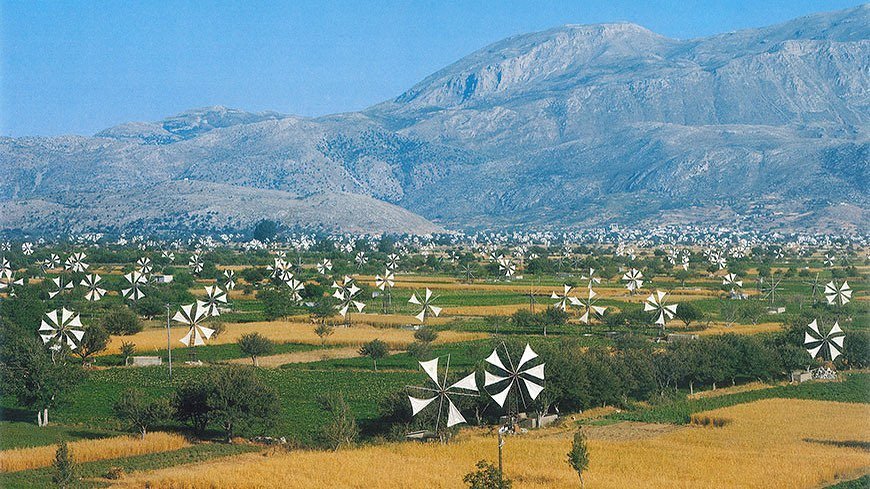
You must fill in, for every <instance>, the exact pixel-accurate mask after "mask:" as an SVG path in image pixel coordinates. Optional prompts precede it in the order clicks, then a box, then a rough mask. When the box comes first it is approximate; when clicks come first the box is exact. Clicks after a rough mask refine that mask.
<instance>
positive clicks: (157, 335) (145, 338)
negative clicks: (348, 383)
mask: <svg viewBox="0 0 870 489" xmlns="http://www.w3.org/2000/svg"><path fill="white" fill-rule="evenodd" d="M434 319H440V318H434ZM391 320H392V324H396V325H399V324H415V323H417V320H416V319H414V318H411V317H404V316H386V315H377V314H354V315H353V325H352V326H351V327H349V328H345V327H343V326H336V327H335V329H334V333H333V334H332V335H331V336H329V337H328V338H326V341H325V343H326V344H327V345H350V346H359V345H362V344H363V343H366V342H368V341H371V340H374V339H380V340H382V341H385V342H386V343H387V344H388V345H389V346H390V348H404V347H406V346H408V345H409V344H411V343H412V342H413V341H414V332H413V331H412V330H410V329H399V328H394V327H385V328H376V327H373V326H370V325H368V324H365V322H366V321H370V322H378V323H380V322H383V323H384V324H391ZM224 327H225V330H224V331H223V332H222V333H221V334H220V335H219V336H218V337H216V338H212V340H210V341H209V344H211V345H220V344H227V343H235V342H236V341H237V340H238V339H239V338H240V337H241V336H242V335H243V334H246V333H253V332H258V333H260V334H262V335H263V336H266V337H268V338H269V339H271V340H273V341H275V342H278V343H305V344H310V345H320V344H321V340H320V337H319V336H317V334H315V333H314V325H313V324H311V323H310V322H303V321H271V322H254V323H227V324H225V325H224ZM184 333H185V329H184V327H183V326H179V325H173V328H172V341H174V342H175V343H177V342H178V340H179V339H181V337H182V336H184ZM484 337H486V335H484V334H483V333H468V332H460V331H442V332H440V333H439V334H438V340H437V342H438V343H454V342H457V341H468V340H475V339H479V338H484ZM124 341H129V342H132V343H134V344H135V345H136V349H137V351H139V352H148V351H149V350H153V349H157V348H161V349H162V348H166V330H165V329H163V328H154V329H146V330H144V331H141V332H139V333H136V334H134V335H130V336H112V339H111V341H110V343H109V347H108V348H107V349H106V350H105V352H103V354H113V353H119V352H120V351H121V350H120V348H121V343H122V342H124ZM175 343H173V346H177V345H176V344H175Z"/></svg>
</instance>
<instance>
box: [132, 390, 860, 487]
mask: <svg viewBox="0 0 870 489" xmlns="http://www.w3.org/2000/svg"><path fill="white" fill-rule="evenodd" d="M704 414H705V415H706V416H708V417H710V418H717V419H724V420H727V423H726V424H725V426H724V427H716V428H714V427H712V426H709V427H708V426H696V425H688V426H682V427H675V426H670V425H642V424H638V423H618V424H616V425H610V426H596V427H590V428H586V429H587V430H588V436H589V451H590V458H591V463H590V466H589V470H588V473H587V475H586V476H585V479H586V487H587V488H590V489H595V488H626V487H642V488H675V487H679V488H712V487H738V488H741V487H742V488H771V489H775V488H783V489H785V488H788V489H797V488H816V487H820V486H822V485H824V484H826V483H830V482H833V481H835V480H837V479H838V478H854V477H857V476H859V475H861V474H863V473H867V472H870V453H868V452H866V451H864V450H862V449H861V448H854V447H845V446H837V445H834V444H832V443H834V442H861V443H867V442H870V422H868V420H870V406H868V405H864V404H848V403H837V402H827V401H805V400H787V399H769V400H763V401H757V402H754V403H751V404H743V405H738V406H733V407H729V408H724V409H718V410H714V411H708V412H706V413H704ZM658 427H661V429H659V428H658ZM571 435H572V430H571V429H569V428H567V427H556V428H549V429H543V430H539V431H535V432H530V433H528V434H526V435H522V436H519V437H509V438H508V439H507V442H506V445H505V448H504V453H505V455H504V456H505V472H506V474H507V475H508V476H509V477H510V478H511V479H513V480H514V487H515V488H517V489H527V488H528V489H532V488H534V489H543V488H554V487H577V486H578V479H577V475H576V473H574V472H572V471H571V470H570V469H569V467H568V465H567V464H566V463H565V454H566V453H567V451H568V448H569V445H570V437H571ZM496 456H497V452H496V439H495V436H494V435H493V434H491V433H487V432H484V431H482V430H468V431H466V432H464V433H462V434H461V435H460V436H459V437H458V439H456V440H454V442H453V443H450V444H448V445H440V444H437V443H430V444H418V443H392V444H385V445H376V446H369V447H364V448H357V449H351V450H346V451H342V452H340V453H338V454H336V453H333V452H322V451H298V452H277V453H271V454H247V455H241V456H236V457H231V458H227V459H223V460H217V461H212V462H208V463H204V464H200V465H197V466H180V467H173V468H169V469H163V470H158V471H154V472H150V473H142V474H138V475H133V476H130V477H128V478H126V479H124V480H122V481H121V483H120V485H122V486H125V487H142V486H144V485H145V484H146V483H147V484H148V485H149V487H152V488H229V487H248V488H259V487H287V488H327V487H353V488H367V487H382V488H456V487H462V485H463V484H462V477H463V474H465V473H467V472H469V471H470V470H471V469H472V468H473V466H474V463H475V462H476V461H478V460H480V459H489V460H491V461H494V460H495V459H496Z"/></svg>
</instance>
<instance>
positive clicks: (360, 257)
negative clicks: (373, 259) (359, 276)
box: [353, 251, 369, 270]
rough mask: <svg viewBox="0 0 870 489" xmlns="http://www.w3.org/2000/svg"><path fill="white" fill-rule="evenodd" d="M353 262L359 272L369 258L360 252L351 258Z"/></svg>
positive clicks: (363, 252)
mask: <svg viewBox="0 0 870 489" xmlns="http://www.w3.org/2000/svg"><path fill="white" fill-rule="evenodd" d="M353 261H354V262H355V263H356V268H357V270H361V269H362V267H364V266H365V265H366V263H368V262H369V257H367V256H366V252H365V251H360V252H359V253H357V254H356V256H355V257H353Z"/></svg>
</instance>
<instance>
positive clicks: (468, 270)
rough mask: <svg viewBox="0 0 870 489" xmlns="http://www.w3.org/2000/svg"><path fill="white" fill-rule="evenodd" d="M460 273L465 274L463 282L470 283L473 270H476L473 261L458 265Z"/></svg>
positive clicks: (472, 277) (472, 279)
mask: <svg viewBox="0 0 870 489" xmlns="http://www.w3.org/2000/svg"><path fill="white" fill-rule="evenodd" d="M460 269H461V271H462V275H464V276H465V282H466V283H469V284H470V283H471V282H473V281H474V272H475V271H476V269H475V266H474V264H473V263H466V264H465V265H462V266H461V267H460Z"/></svg>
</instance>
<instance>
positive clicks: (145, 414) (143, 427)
mask: <svg viewBox="0 0 870 489" xmlns="http://www.w3.org/2000/svg"><path fill="white" fill-rule="evenodd" d="M112 409H113V410H114V411H115V415H116V416H118V418H120V419H121V421H124V422H126V423H127V424H128V425H130V426H131V427H132V428H134V429H135V430H136V431H138V432H139V433H140V434H141V435H142V439H143V440H144V439H145V435H146V434H147V432H148V428H149V427H151V426H153V425H155V424H157V423H160V422H161V421H165V420H166V419H168V418H169V417H170V416H171V414H172V407H171V405H170V404H169V401H168V400H167V399H165V398H159V399H155V400H149V399H147V398H146V397H145V394H144V393H143V392H142V391H141V390H139V389H127V390H125V391H124V392H123V393H121V398H120V399H118V401H117V402H115V404H114V405H113V406H112Z"/></svg>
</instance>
